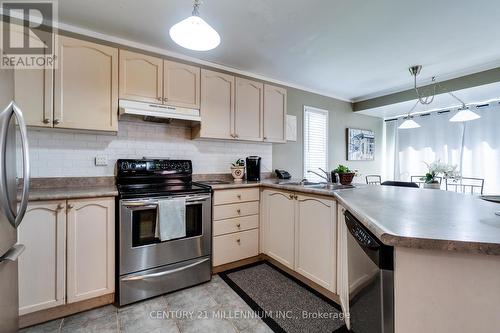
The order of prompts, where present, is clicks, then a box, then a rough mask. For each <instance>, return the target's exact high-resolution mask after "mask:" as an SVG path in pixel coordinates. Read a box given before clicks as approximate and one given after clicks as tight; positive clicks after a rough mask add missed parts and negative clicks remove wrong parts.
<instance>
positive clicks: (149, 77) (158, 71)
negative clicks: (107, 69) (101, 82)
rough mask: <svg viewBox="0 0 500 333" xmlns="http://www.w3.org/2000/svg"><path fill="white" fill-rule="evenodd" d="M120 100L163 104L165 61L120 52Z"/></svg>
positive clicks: (134, 53)
mask: <svg viewBox="0 0 500 333" xmlns="http://www.w3.org/2000/svg"><path fill="white" fill-rule="evenodd" d="M119 85H120V98H124V99H130V100H135V101H141V102H148V103H162V102H163V59H160V58H156V57H151V56H147V55H144V54H140V53H136V52H130V51H126V50H120V84H119Z"/></svg>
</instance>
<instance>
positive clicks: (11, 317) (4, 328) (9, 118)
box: [0, 102, 30, 333]
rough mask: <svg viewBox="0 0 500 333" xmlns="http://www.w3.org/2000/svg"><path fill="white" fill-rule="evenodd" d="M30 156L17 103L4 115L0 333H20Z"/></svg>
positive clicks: (0, 123) (0, 115) (0, 120)
mask: <svg viewBox="0 0 500 333" xmlns="http://www.w3.org/2000/svg"><path fill="white" fill-rule="evenodd" d="M16 127H18V128H19V132H20V134H21V135H20V137H21V140H20V141H21V142H20V146H21V147H22V156H23V163H22V164H23V167H22V169H23V171H22V177H23V187H22V194H21V200H20V201H19V202H18V200H17V186H18V185H17V178H16V149H17V147H16V146H17V144H18V143H16ZM29 179H30V177H29V157H28V140H27V131H26V125H25V122H24V119H23V115H22V112H21V110H20V109H19V108H18V107H17V106H16V104H15V103H14V102H10V103H9V105H8V106H7V107H6V108H5V109H4V110H3V111H1V112H0V333H4V332H5V333H7V332H8V333H11V332H17V331H18V327H19V291H18V283H17V259H18V258H19V255H20V254H21V253H22V252H23V250H24V245H22V244H18V243H17V230H16V229H17V227H18V226H19V224H20V223H21V221H22V219H23V216H24V213H25V212H26V207H27V206H28V192H29Z"/></svg>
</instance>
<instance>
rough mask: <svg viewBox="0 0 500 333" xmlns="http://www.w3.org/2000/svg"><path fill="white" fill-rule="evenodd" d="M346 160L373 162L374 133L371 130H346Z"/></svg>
mask: <svg viewBox="0 0 500 333" xmlns="http://www.w3.org/2000/svg"><path fill="white" fill-rule="evenodd" d="M346 136H347V160H348V161H373V160H374V158H375V133H373V131H372V130H366V129H359V128H347V135H346Z"/></svg>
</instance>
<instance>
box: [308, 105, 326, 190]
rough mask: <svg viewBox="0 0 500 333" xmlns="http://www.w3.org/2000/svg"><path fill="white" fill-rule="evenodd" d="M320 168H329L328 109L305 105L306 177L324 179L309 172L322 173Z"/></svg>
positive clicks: (313, 179)
mask: <svg viewBox="0 0 500 333" xmlns="http://www.w3.org/2000/svg"><path fill="white" fill-rule="evenodd" d="M319 168H321V169H323V170H326V169H327V168H328V111H326V110H321V109H316V108H312V107H310V106H304V178H307V179H308V180H310V181H324V179H323V178H321V177H319V176H317V175H315V174H314V173H308V172H307V171H308V170H312V171H315V172H319V173H322V172H321V171H320V170H319Z"/></svg>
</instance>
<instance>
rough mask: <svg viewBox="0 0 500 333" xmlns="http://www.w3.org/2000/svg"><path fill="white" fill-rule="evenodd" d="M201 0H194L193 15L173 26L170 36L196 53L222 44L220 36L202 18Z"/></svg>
mask: <svg viewBox="0 0 500 333" xmlns="http://www.w3.org/2000/svg"><path fill="white" fill-rule="evenodd" d="M200 5H201V1H200V0H194V4H193V14H192V15H191V16H190V17H188V18H186V19H184V20H182V21H180V22H179V23H177V24H175V25H173V26H172V27H171V28H170V31H169V34H170V37H171V38H172V40H173V41H174V42H176V43H177V44H179V45H180V46H182V47H184V48H186V49H189V50H194V51H208V50H212V49H215V48H216V47H217V46H218V45H219V44H220V36H219V34H218V33H217V31H215V29H214V28H212V27H211V26H210V25H209V24H208V23H207V22H205V21H204V20H203V19H202V18H201V17H200V12H199V7H200Z"/></svg>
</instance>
